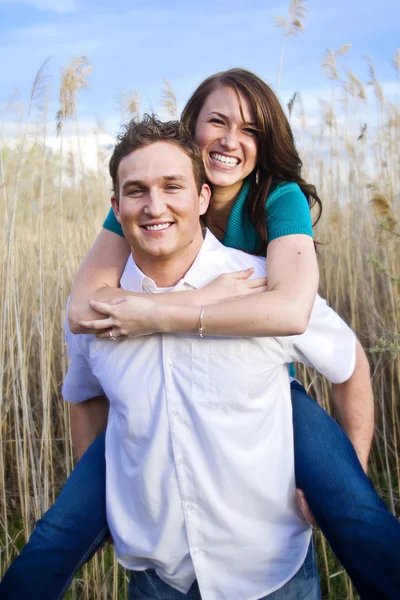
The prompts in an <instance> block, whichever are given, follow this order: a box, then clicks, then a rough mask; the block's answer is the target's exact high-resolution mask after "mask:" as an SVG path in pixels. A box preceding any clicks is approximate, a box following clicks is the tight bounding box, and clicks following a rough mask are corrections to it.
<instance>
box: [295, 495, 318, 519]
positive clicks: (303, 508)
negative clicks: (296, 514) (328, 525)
mask: <svg viewBox="0 0 400 600" xmlns="http://www.w3.org/2000/svg"><path fill="white" fill-rule="evenodd" d="M296 504H297V508H298V509H299V511H300V512H301V514H302V515H303V518H304V520H305V521H307V523H308V524H309V525H316V524H317V523H316V521H315V519H314V517H313V515H312V512H311V510H310V507H309V506H308V502H307V500H306V497H305V495H304V492H303V490H301V489H300V488H297V489H296Z"/></svg>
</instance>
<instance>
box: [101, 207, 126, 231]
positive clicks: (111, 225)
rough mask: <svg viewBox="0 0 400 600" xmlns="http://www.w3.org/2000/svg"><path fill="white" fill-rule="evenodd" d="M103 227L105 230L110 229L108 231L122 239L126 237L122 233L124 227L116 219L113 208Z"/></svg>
mask: <svg viewBox="0 0 400 600" xmlns="http://www.w3.org/2000/svg"><path fill="white" fill-rule="evenodd" d="M103 227H104V229H108V231H112V232H113V233H116V234H118V235H120V236H121V237H125V236H124V232H123V231H122V227H121V225H120V224H119V223H118V221H117V219H116V218H115V215H114V211H113V209H112V208H110V210H109V211H108V215H107V217H106V220H105V221H104V223H103Z"/></svg>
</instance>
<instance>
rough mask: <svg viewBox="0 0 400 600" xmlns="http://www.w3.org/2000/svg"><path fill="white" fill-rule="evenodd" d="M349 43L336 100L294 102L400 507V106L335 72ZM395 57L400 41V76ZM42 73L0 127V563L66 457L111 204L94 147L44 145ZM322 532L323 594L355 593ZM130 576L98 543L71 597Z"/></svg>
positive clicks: (67, 112) (387, 484)
mask: <svg viewBox="0 0 400 600" xmlns="http://www.w3.org/2000/svg"><path fill="white" fill-rule="evenodd" d="M345 53H346V48H344V49H343V48H342V49H341V52H339V53H330V54H328V55H327V60H326V61H325V62H326V64H325V69H326V71H327V74H328V76H329V78H330V80H331V84H332V101H331V102H330V103H325V104H323V105H322V106H321V117H320V121H319V123H317V124H315V122H313V123H309V122H308V120H307V115H306V114H305V112H304V109H303V107H302V103H301V97H300V95H297V97H296V98H295V100H294V103H293V104H292V106H291V107H290V113H291V115H290V116H291V120H292V123H293V126H294V128H295V131H296V139H297V143H298V146H299V149H300V151H301V155H302V157H303V159H304V163H305V173H306V177H307V179H308V180H310V181H312V182H313V183H314V184H315V185H316V186H317V189H318V190H319V192H320V195H321V197H322V200H323V204H324V212H323V217H322V219H321V221H320V223H319V224H318V226H317V230H316V237H317V239H318V241H319V242H321V245H320V247H319V265H320V270H321V294H322V295H324V296H326V297H327V298H328V300H329V302H330V304H331V305H332V306H333V307H334V308H335V309H336V310H337V311H338V312H339V313H340V314H341V315H342V316H343V317H344V319H345V320H346V321H347V322H348V323H349V324H350V325H351V327H352V328H353V329H354V330H355V331H356V333H357V335H358V336H359V338H360V340H361V342H362V344H363V345H364V348H365V349H366V350H367V351H368V352H369V357H370V363H371V371H372V376H373V383H374V390H375V399H376V432H375V440H374V446H373V453H372V457H371V471H370V474H371V476H372V478H373V480H374V482H375V484H376V486H377V487H378V489H379V492H380V493H381V495H382V496H383V497H384V499H385V500H386V502H387V504H388V506H389V507H390V509H391V510H392V511H394V512H396V513H397V515H398V516H400V464H399V445H400V413H399V408H400V252H399V244H400V225H399V223H400V194H399V190H400V110H399V107H398V106H396V105H394V104H393V103H391V102H389V101H388V100H387V99H386V98H385V95H384V92H383V90H382V88H381V86H380V84H379V81H378V80H377V79H376V77H375V74H374V70H373V66H372V64H369V65H367V67H368V68H369V80H368V81H369V85H367V86H366V85H364V84H363V83H361V82H360V81H359V80H358V79H356V77H355V76H354V75H352V74H351V73H348V74H346V76H345V77H344V78H343V76H342V75H341V71H340V72H339V69H338V66H337V63H336V61H337V59H338V57H340V56H341V54H345ZM399 63H400V54H399V52H398V54H397V56H396V57H395V59H394V61H393V64H394V66H395V71H394V72H393V78H394V80H395V78H396V76H397V81H399V66H400V64H399ZM64 75H66V72H65V73H64ZM73 75H74V76H75V79H74V77H72V76H73ZM69 76H70V79H71V77H72V82H71V80H68V77H64V80H63V86H64V87H63V94H64V96H63V94H61V96H62V97H61V101H62V104H61V109H60V113H59V114H58V121H59V124H60V135H61V136H62V134H63V123H64V122H65V120H66V119H68V118H70V117H74V115H75V111H74V102H75V100H76V98H75V95H76V93H77V92H78V90H79V89H80V88H82V87H84V84H85V76H86V75H85V64H84V63H82V62H79V61H76V62H75V63H74V64H73V65H72V71H71V72H70V73H69ZM41 77H42V74H39V78H38V80H37V82H36V84H35V86H34V89H33V94H32V104H31V107H30V109H29V110H27V113H25V115H24V116H23V118H21V124H20V131H19V134H18V136H17V137H16V139H14V140H13V142H12V143H10V142H9V141H6V140H1V148H0V194H1V198H2V201H3V205H2V208H1V210H0V320H1V322H0V576H1V575H2V573H4V570H5V569H6V566H7V564H8V563H9V562H10V560H11V559H12V558H13V557H14V556H15V555H16V554H17V552H18V549H19V548H20V547H21V545H23V543H24V541H25V540H26V539H27V538H28V536H29V533H30V531H31V530H32V527H33V525H34V522H35V520H36V519H38V518H39V517H40V515H41V514H42V512H43V511H44V510H46V509H47V508H48V507H49V505H50V504H51V503H52V502H53V501H54V499H55V497H56V496H57V493H58V491H59V489H60V486H61V485H62V482H63V481H64V480H65V478H66V477H67V475H68V473H69V472H70V470H71V469H72V464H73V461H72V453H71V444H70V434H69V416H68V407H67V406H66V404H64V403H63V401H62V399H61V396H60V387H61V382H62V380H63V375H64V373H65V369H66V356H65V349H64V344H63V333H62V323H63V310H64V304H65V300H66V297H67V295H68V290H69V289H70V286H71V280H72V277H73V274H74V272H75V271H76V269H77V267H78V265H79V262H80V260H81V258H82V257H83V255H84V254H85V252H86V251H87V250H88V248H89V246H90V244H91V242H92V241H93V239H94V238H95V236H96V233H97V232H98V231H99V229H100V227H101V224H102V221H103V218H104V216H105V214H106V211H107V210H108V193H109V187H110V183H109V181H108V178H107V168H106V160H105V157H104V156H103V154H102V150H101V149H100V148H99V153H98V168H97V169H95V170H91V171H89V170H88V169H87V168H86V167H85V165H84V164H83V161H82V160H80V157H79V154H78V155H75V156H72V155H71V154H69V153H68V152H66V151H65V150H63V149H61V151H60V152H57V153H54V152H50V151H49V150H48V149H46V136H47V133H46V130H47V126H48V122H49V121H50V120H51V119H53V115H47V114H46V101H45V98H46V94H45V90H43V86H42V83H43V82H42V79H41ZM68 85H69V86H70V87H69V88H68ZM65 86H67V88H66V87H65ZM68 89H69V92H68ZM367 89H368V92H367ZM399 93H400V87H399ZM68 94H69V95H68ZM171 98H172V100H173V97H172V96H171V95H170V96H169V97H167V99H166V101H168V102H170V103H171V102H172V100H171ZM68 102H72V107H71V104H68ZM38 105H40V107H39V108H40V113H41V116H40V119H39V122H38V119H37V108H38ZM126 108H127V110H128V112H129V102H128V103H127V107H126ZM167 108H168V107H167ZM170 108H171V106H170ZM133 110H135V111H137V105H136V104H135V103H134V107H133V108H132V107H131V112H132V111H133ZM288 110H289V109H288ZM364 122H365V125H363V124H364ZM302 376H303V378H304V381H305V382H306V383H307V385H309V386H310V389H311V390H312V393H313V394H315V396H316V397H317V398H318V401H319V402H320V403H321V404H322V405H323V406H324V407H325V408H327V410H330V408H331V405H330V396H329V387H328V385H327V384H326V382H325V381H324V380H322V378H320V377H318V376H317V375H316V374H314V373H311V372H307V373H305V372H304V373H303V375H302ZM316 539H317V545H318V549H319V558H320V567H321V579H322V583H323V586H324V593H325V594H326V595H325V597H326V598H330V599H334V600H345V599H347V598H356V595H355V594H354V593H353V591H352V589H351V586H350V584H349V582H348V580H347V578H346V576H345V575H344V573H343V571H342V568H341V567H340V565H339V564H338V563H337V562H336V561H335V559H334V558H333V556H332V555H331V553H330V551H329V548H328V547H327V545H326V543H325V542H324V540H323V538H322V537H321V535H320V534H319V533H318V532H317V533H316ZM126 581H127V580H126V577H125V576H124V574H123V572H122V570H121V569H119V568H118V567H117V564H116V562H115V560H114V558H113V556H112V552H111V551H110V550H106V551H104V552H103V553H101V554H100V555H98V556H96V557H95V559H94V560H93V561H92V563H91V564H90V565H89V566H87V567H85V568H84V569H83V571H82V572H81V573H80V574H79V577H78V578H77V579H76V581H75V582H74V585H73V588H72V591H71V592H70V596H68V597H70V598H79V599H86V600H88V599H92V598H93V599H100V598H102V599H110V600H111V599H112V600H116V599H117V598H121V599H122V598H125V591H126Z"/></svg>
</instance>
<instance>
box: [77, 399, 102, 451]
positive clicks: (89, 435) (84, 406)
mask: <svg viewBox="0 0 400 600" xmlns="http://www.w3.org/2000/svg"><path fill="white" fill-rule="evenodd" d="M108 409H109V402H108V398H107V397H106V396H104V395H103V396H97V397H96V398H91V399H90V400H86V401H85V402H80V403H79V404H71V437H72V446H73V449H74V455H75V458H76V460H77V461H78V460H79V459H80V458H81V456H82V454H84V452H85V451H86V450H87V449H88V448H89V446H90V445H91V444H92V442H94V440H95V439H96V438H97V437H98V436H99V435H100V434H101V433H102V432H103V431H104V430H105V428H106V426H107V418H108Z"/></svg>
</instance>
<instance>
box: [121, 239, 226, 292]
mask: <svg viewBox="0 0 400 600" xmlns="http://www.w3.org/2000/svg"><path fill="white" fill-rule="evenodd" d="M204 231H205V235H204V240H203V243H202V245H201V248H200V250H199V253H198V254H197V256H196V258H195V260H194V262H193V264H192V266H191V267H190V269H189V270H188V271H187V273H186V274H185V275H184V277H183V278H182V279H181V280H180V281H179V282H178V283H177V284H176V286H174V287H175V288H178V287H180V286H181V285H183V284H184V283H186V284H188V285H190V286H191V287H193V288H196V289H198V288H201V287H203V286H205V285H206V284H207V283H209V282H210V281H212V280H213V279H215V278H216V277H218V275H221V273H223V272H224V270H223V269H224V264H225V257H226V255H225V252H224V250H225V247H224V246H223V245H222V244H221V242H220V241H219V240H217V238H216V237H215V236H214V235H213V234H212V233H211V231H210V230H209V229H205V230H204ZM121 287H122V288H123V289H125V290H129V291H131V292H143V291H150V290H151V289H154V290H156V289H157V286H156V285H155V283H154V281H153V280H152V279H151V278H150V277H147V275H145V274H144V273H143V272H142V271H141V270H140V269H139V267H138V266H137V265H136V264H135V262H134V260H133V258H132V255H131V256H130V257H129V259H128V262H127V263H126V266H125V270H124V272H123V274H122V277H121Z"/></svg>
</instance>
